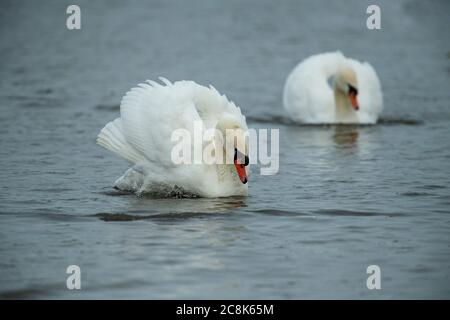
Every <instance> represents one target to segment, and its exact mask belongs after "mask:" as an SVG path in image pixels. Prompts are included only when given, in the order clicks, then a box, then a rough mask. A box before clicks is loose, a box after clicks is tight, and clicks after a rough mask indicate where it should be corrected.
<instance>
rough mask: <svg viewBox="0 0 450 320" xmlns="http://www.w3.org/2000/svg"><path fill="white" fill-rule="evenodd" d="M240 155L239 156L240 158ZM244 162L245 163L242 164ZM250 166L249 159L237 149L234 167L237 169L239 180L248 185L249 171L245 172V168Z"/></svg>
mask: <svg viewBox="0 0 450 320" xmlns="http://www.w3.org/2000/svg"><path fill="white" fill-rule="evenodd" d="M238 154H239V156H238ZM242 162H243V163H242ZM246 165H248V157H247V156H245V155H243V154H242V153H240V152H239V151H238V150H237V149H235V155H234V166H235V167H236V171H237V174H238V176H239V179H240V180H241V182H242V183H243V184H246V183H247V181H248V179H247V171H246V170H245V166H246Z"/></svg>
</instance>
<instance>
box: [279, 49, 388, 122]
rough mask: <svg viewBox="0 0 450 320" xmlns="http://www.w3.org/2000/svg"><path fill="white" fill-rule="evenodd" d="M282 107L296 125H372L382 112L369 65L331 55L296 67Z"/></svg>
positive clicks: (376, 78)
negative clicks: (297, 123)
mask: <svg viewBox="0 0 450 320" xmlns="http://www.w3.org/2000/svg"><path fill="white" fill-rule="evenodd" d="M283 104H284V108H285V109H286V110H287V112H288V113H289V115H290V116H291V118H292V119H293V120H294V121H296V122H299V123H310V124H321V123H330V124H332V123H337V124H338V123H343V124H345V123H360V124H374V123H376V122H377V120H378V115H379V114H380V112H381V110H382V109H383V95H382V92H381V86H380V81H379V80H378V76H377V74H376V72H375V70H374V69H373V67H372V66H371V65H370V64H369V63H367V62H363V63H361V62H359V61H356V60H354V59H350V58H346V57H345V56H344V55H343V54H342V53H340V52H331V53H322V54H317V55H314V56H311V57H309V58H307V59H305V60H303V61H302V62H301V63H300V64H299V65H297V67H295V69H294V70H293V71H292V72H291V74H290V75H289V77H288V78H287V80H286V84H285V86H284V95H283Z"/></svg>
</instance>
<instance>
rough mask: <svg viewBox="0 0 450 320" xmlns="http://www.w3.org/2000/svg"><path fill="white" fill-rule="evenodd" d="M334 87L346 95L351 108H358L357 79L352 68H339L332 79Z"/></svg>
mask: <svg viewBox="0 0 450 320" xmlns="http://www.w3.org/2000/svg"><path fill="white" fill-rule="evenodd" d="M334 89H335V90H339V91H341V92H342V93H344V94H345V95H346V96H347V97H348V99H349V102H350V105H351V106H352V108H353V110H355V111H357V110H359V104H358V81H357V78H356V73H355V71H353V69H352V68H349V67H345V68H342V69H340V70H339V72H338V73H337V74H336V77H335V79H334Z"/></svg>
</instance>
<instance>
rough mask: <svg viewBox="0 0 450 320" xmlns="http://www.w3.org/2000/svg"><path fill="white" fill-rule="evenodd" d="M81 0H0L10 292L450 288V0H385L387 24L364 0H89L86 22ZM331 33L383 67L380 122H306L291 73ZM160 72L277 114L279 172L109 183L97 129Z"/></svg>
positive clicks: (388, 294) (0, 287) (5, 288)
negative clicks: (179, 186)
mask: <svg viewBox="0 0 450 320" xmlns="http://www.w3.org/2000/svg"><path fill="white" fill-rule="evenodd" d="M71 3H72V2H70V3H69V2H66V1H1V4H0V39H1V42H0V61H1V63H0V74H1V76H0V101H1V102H0V136H1V148H0V168H1V170H0V297H1V298H139V299H140V298H163V299H165V298H194V299H195V298H263V299H269V298H276V299H279V298H287V299H295V298H306V299H309V298H355V299H359V298H368V299H372V298H375V299H379V298H400V299H404V298H449V297H450V281H449V280H450V279H449V275H450V238H449V234H450V174H449V173H450V108H449V107H450V90H449V89H450V87H449V84H450V81H449V80H450V55H449V51H450V43H449V36H448V35H449V32H450V20H449V19H448V14H449V12H450V11H449V9H450V2H449V1H426V2H425V1H406V0H405V1H386V2H384V1H377V3H378V4H379V5H380V6H381V10H382V20H381V22H382V29H381V30H377V31H370V30H368V29H367V28H366V17H367V14H366V13H365V11H366V8H367V6H368V5H369V4H371V3H372V2H365V1H359V0H351V1H345V2H344V1H333V2H329V1H313V0H311V1H272V0H267V1H261V0H258V1H256V0H255V1H240V0H239V1H238V0H233V1H229V0H227V1H218V0H217V1H200V0H194V1H189V2H186V1H181V0H180V1H176V2H174V1H162V0H161V1H149V2H148V3H146V4H144V2H143V1H132V2H127V3H126V4H125V2H123V1H76V3H77V4H79V5H80V7H81V14H82V29H81V30H79V31H69V30H67V29H66V27H65V19H66V13H65V11H66V7H67V5H69V4H71ZM337 49H340V50H342V51H343V52H344V54H346V55H347V56H351V57H354V58H356V59H360V60H367V61H370V62H371V64H372V65H373V66H374V67H375V69H376V70H377V72H378V75H379V77H380V79H381V83H382V87H383V93H384V97H385V99H384V101H385V110H384V111H383V114H382V119H381V122H380V124H378V125H376V126H364V127H358V126H345V127H339V126H296V125H293V124H292V123H290V121H289V120H288V119H287V116H286V114H285V112H284V110H283V108H282V105H281V95H282V88H283V84H284V80H285V78H286V76H287V75H288V73H289V72H290V71H291V69H292V68H293V67H294V66H295V65H296V64H297V63H298V62H299V61H300V60H301V59H303V58H305V57H307V56H309V55H311V54H315V53H319V52H325V51H331V50H333V51H334V50H337ZM158 76H164V77H167V78H168V79H170V80H179V79H191V80H195V81H197V82H198V83H201V84H205V85H207V84H210V83H211V84H213V85H214V86H215V87H216V88H218V89H219V90H220V91H221V92H222V93H225V94H227V96H229V97H230V98H231V99H233V100H234V101H235V102H236V103H237V104H238V105H240V106H241V108H242V110H243V112H244V114H246V115H247V116H248V123H249V126H250V127H255V128H279V129H280V142H281V146H280V148H281V150H280V171H279V174H278V175H274V176H261V175H259V174H258V172H259V170H258V167H253V168H252V172H253V174H252V175H251V176H250V179H251V180H250V185H249V191H250V196H249V197H247V198H225V199H152V198H150V197H145V196H144V197H137V196H135V195H130V194H124V193H120V192H118V191H116V190H114V189H113V188H112V186H113V183H114V181H115V179H116V178H118V177H119V176H120V175H121V174H122V173H123V172H124V171H125V170H126V169H127V163H125V162H124V161H123V160H121V159H119V158H117V157H116V156H114V155H113V154H111V153H109V152H107V151H105V150H103V149H101V148H100V147H98V146H97V145H96V144H95V138H96V135H97V134H98V132H99V130H100V129H101V128H102V127H103V126H104V125H105V124H106V123H107V122H108V121H110V120H112V119H114V118H116V117H117V116H118V114H119V110H118V104H119V101H120V99H121V97H122V95H123V94H124V93H125V92H126V91H127V90H128V89H129V88H131V87H132V86H134V85H135V84H137V83H139V82H141V81H143V80H145V79H156V78H157V77H158ZM72 264H76V265H78V266H80V268H81V285H82V289H81V290H79V291H76V290H75V291H69V290H68V289H66V278H67V277H68V275H67V274H66V268H67V266H68V265H72ZM372 264H375V265H378V266H380V268H381V287H382V289H381V290H368V289H367V287H366V279H367V277H368V275H367V274H366V268H367V266H369V265H372Z"/></svg>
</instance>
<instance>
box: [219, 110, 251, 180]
mask: <svg viewBox="0 0 450 320" xmlns="http://www.w3.org/2000/svg"><path fill="white" fill-rule="evenodd" d="M216 129H217V130H218V131H219V132H220V136H219V137H216V146H217V145H219V146H221V147H222V148H223V154H224V158H225V159H224V160H225V165H234V167H235V170H236V173H237V175H238V176H239V179H240V180H241V182H242V183H243V184H246V183H247V182H248V176H247V169H246V167H247V166H248V164H249V158H248V139H247V126H246V125H245V123H242V121H240V119H237V118H236V117H235V116H233V115H225V116H223V117H222V118H221V119H220V120H219V122H218V123H217V125H216Z"/></svg>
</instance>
